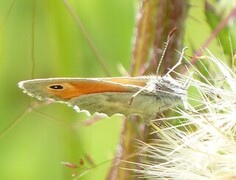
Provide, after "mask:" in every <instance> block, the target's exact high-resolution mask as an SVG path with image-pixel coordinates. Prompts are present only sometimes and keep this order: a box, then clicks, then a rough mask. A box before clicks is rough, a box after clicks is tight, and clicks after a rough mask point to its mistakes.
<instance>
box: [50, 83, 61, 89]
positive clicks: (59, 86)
mask: <svg viewBox="0 0 236 180" xmlns="http://www.w3.org/2000/svg"><path fill="white" fill-rule="evenodd" d="M49 87H50V88H51V89H63V86H62V85H60V84H54V85H51V86H49Z"/></svg>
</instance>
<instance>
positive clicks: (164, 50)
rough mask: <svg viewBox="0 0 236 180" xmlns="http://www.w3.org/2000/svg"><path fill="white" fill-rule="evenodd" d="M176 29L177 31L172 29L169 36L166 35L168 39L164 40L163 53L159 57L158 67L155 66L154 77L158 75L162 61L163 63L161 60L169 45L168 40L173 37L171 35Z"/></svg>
mask: <svg viewBox="0 0 236 180" xmlns="http://www.w3.org/2000/svg"><path fill="white" fill-rule="evenodd" d="M176 29H177V28H176V27H175V28H173V29H172V30H171V31H170V33H169V35H168V37H167V40H166V42H165V46H164V49H163V52H162V55H161V59H160V61H159V64H158V66H157V70H156V76H158V74H159V71H160V67H161V63H162V61H163V59H164V56H165V54H166V50H167V48H168V45H169V43H170V39H171V37H172V36H173V34H174V33H175V31H176Z"/></svg>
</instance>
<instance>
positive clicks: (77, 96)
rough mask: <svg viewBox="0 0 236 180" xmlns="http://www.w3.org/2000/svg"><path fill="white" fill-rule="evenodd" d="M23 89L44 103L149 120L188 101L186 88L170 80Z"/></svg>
mask: <svg viewBox="0 0 236 180" xmlns="http://www.w3.org/2000/svg"><path fill="white" fill-rule="evenodd" d="M19 87H20V88H22V89H23V90H24V92H26V93H27V94H29V95H30V96H33V97H36V98H38V99H40V100H53V101H56V102H63V103H66V104H68V105H70V106H73V107H76V109H78V110H86V111H88V112H90V113H91V114H94V113H96V112H98V113H105V114H107V115H109V116H111V115H113V114H117V113H119V114H124V115H126V116H128V115H131V114H138V115H140V116H142V117H144V118H149V119H150V118H154V117H155V116H156V114H157V113H158V112H161V111H163V110H165V109H167V108H169V107H170V106H174V105H177V104H179V103H181V102H182V101H185V98H186V88H185V87H183V85H182V84H180V83H179V82H177V81H176V80H175V79H173V78H171V77H169V76H164V77H157V76H141V77H114V78H48V79H33V80H27V81H22V82H20V83H19ZM140 90H141V91H140ZM138 91H140V93H139V94H138V95H137V96H136V97H135V98H134V99H133V101H132V103H129V101H130V99H131V98H132V96H133V95H134V94H135V93H137V92H138Z"/></svg>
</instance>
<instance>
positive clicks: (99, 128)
mask: <svg viewBox="0 0 236 180" xmlns="http://www.w3.org/2000/svg"><path fill="white" fill-rule="evenodd" d="M212 2H213V3H215V5H219V4H216V2H215V1H212ZM221 2H224V3H221V4H220V7H222V8H225V9H228V11H229V10H230V7H232V5H233V1H221ZM69 3H70V4H71V6H72V7H73V8H74V10H75V12H76V14H77V15H78V17H79V18H80V19H81V22H82V24H83V25H84V27H85V30H86V33H88V35H89V38H90V39H91V40H92V42H93V44H94V47H95V48H96V50H97V51H98V52H99V54H100V55H101V56H102V57H103V60H104V62H105V64H106V66H107V70H108V71H109V72H110V74H111V75H112V76H120V75H121V73H120V72H119V70H118V66H119V65H122V66H124V68H125V69H127V70H129V68H130V60H131V57H132V44H133V39H134V33H135V22H136V19H137V12H138V7H139V1H135V0H113V1H111V0H96V1H94V0H70V1H69ZM189 4H190V9H189V16H188V20H187V23H186V30H185V31H186V35H185V43H184V45H185V46H188V47H191V48H196V49H198V48H200V47H201V45H202V44H203V42H204V41H206V39H207V38H208V37H209V36H210V33H211V29H210V26H209V24H207V21H206V17H205V15H204V1H203V0H200V1H193V0H192V1H189ZM224 6H225V7H224ZM225 13H226V14H227V11H225ZM33 37H34V38H33ZM163 43H164V42H163ZM208 48H209V49H210V50H211V51H213V53H214V54H215V55H216V56H217V57H219V58H222V57H223V53H222V51H221V48H220V47H219V46H218V45H217V40H214V42H213V43H211V45H210V46H208ZM187 55H190V56H191V55H192V52H191V50H188V51H187ZM106 76H107V74H106V72H105V70H104V68H102V66H101V65H100V63H99V61H98V59H97V57H96V56H95V54H94V52H93V51H92V49H91V47H90V46H89V45H88V42H87V41H86V38H85V36H84V34H83V33H82V32H81V30H80V28H79V27H78V24H77V23H76V21H75V20H74V19H73V18H72V16H71V14H70V12H69V11H68V9H67V8H66V6H65V4H64V3H63V1H62V0H14V1H12V0H2V1H1V2H0V78H1V79H0V80H1V83H2V84H1V89H0V132H1V138H0V179H4V180H13V179H24V180H27V179H35V180H36V179H57V180H60V179H71V175H72V173H74V172H75V171H76V172H78V174H80V173H82V172H83V169H85V168H86V167H91V166H92V165H91V163H89V162H88V160H86V158H85V157H89V158H91V159H92V161H93V163H94V164H96V165H98V164H100V163H102V162H104V161H107V160H110V159H111V158H112V157H113V155H114V153H115V151H116V147H117V143H118V142H119V132H120V124H121V122H122V121H121V119H120V118H119V117H118V116H113V117H111V118H107V119H104V120H101V121H99V122H97V123H95V124H93V125H91V126H85V125H83V123H82V122H84V121H85V120H86V118H87V117H86V115H85V114H83V113H76V112H75V111H74V110H73V109H71V108H69V107H67V106H65V105H63V104H50V105H47V104H43V103H41V102H37V101H35V99H33V98H30V97H28V96H27V95H25V94H23V93H22V91H21V90H20V89H19V88H18V87H17V83H18V82H19V81H21V80H26V79H32V78H47V77H106ZM13 123H15V124H14V126H13V127H11V128H10V129H8V130H9V131H8V130H7V131H6V129H7V128H8V127H9V126H10V125H11V124H13ZM81 159H83V160H84V161H85V164H84V165H83V167H81V168H79V169H77V170H73V169H71V168H68V167H66V166H64V165H62V164H61V162H64V161H66V162H72V163H75V164H79V162H80V160H81ZM110 163H111V161H108V163H105V165H102V166H97V168H93V169H92V170H89V171H88V172H87V174H85V175H84V176H83V178H82V179H88V178H90V179H104V177H105V175H106V170H107V167H109V165H110Z"/></svg>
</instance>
